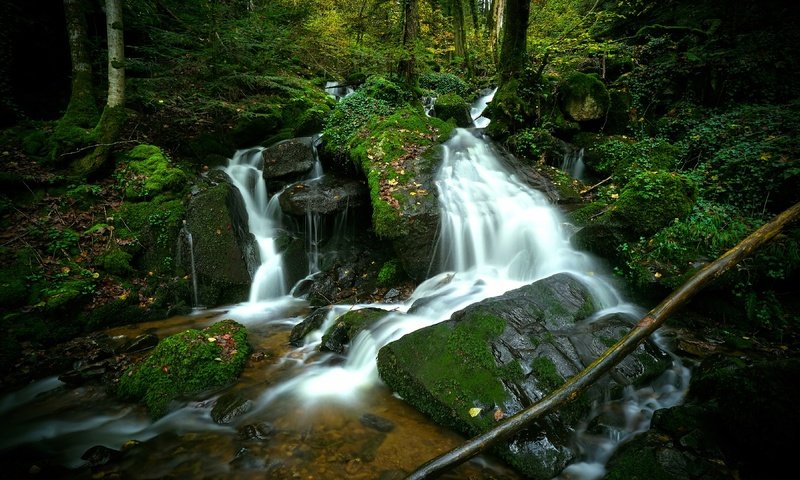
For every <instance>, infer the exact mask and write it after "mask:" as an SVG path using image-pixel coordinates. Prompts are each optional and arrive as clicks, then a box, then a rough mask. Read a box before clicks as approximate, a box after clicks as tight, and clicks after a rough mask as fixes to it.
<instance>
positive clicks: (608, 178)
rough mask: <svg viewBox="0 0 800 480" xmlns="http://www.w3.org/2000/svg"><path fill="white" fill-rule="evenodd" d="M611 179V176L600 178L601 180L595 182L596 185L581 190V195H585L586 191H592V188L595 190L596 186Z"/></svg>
mask: <svg viewBox="0 0 800 480" xmlns="http://www.w3.org/2000/svg"><path fill="white" fill-rule="evenodd" d="M609 180H611V177H606V178H604V179H602V180H600V181H599V182H597V183H595V184H594V185H592V186H591V187H586V188H584V189H583V190H581V192H580V193H581V195H583V194H584V193H589V192H591V191H592V190H594V189H595V188H597V187H599V186H600V185H602V184H604V183H606V182H607V181H609Z"/></svg>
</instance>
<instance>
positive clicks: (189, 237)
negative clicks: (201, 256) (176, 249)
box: [183, 221, 205, 310]
mask: <svg viewBox="0 0 800 480" xmlns="http://www.w3.org/2000/svg"><path fill="white" fill-rule="evenodd" d="M185 223H186V222H185V221H184V226H183V231H184V234H185V235H186V243H187V245H188V247H189V265H190V266H191V268H192V274H191V275H192V309H193V310H202V309H203V308H205V307H203V306H202V305H200V298H199V295H198V293H197V268H195V263H194V241H193V240H192V232H190V231H189V230H188V229H187V228H186V225H185Z"/></svg>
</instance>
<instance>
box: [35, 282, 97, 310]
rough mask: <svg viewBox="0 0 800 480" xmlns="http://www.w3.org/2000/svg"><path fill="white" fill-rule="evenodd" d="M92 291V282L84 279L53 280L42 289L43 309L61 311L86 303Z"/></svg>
mask: <svg viewBox="0 0 800 480" xmlns="http://www.w3.org/2000/svg"><path fill="white" fill-rule="evenodd" d="M93 293H94V283H93V282H92V281H90V280H85V279H68V280H64V281H61V282H55V283H53V284H51V285H50V286H49V287H47V288H45V289H44V291H43V294H44V301H43V305H41V306H42V308H43V311H44V312H45V313H55V312H61V311H64V310H66V309H70V308H76V307H77V306H79V305H81V304H84V303H87V302H88V301H89V299H90V298H91V296H92V294H93Z"/></svg>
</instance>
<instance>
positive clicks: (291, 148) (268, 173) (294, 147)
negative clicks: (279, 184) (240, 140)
mask: <svg viewBox="0 0 800 480" xmlns="http://www.w3.org/2000/svg"><path fill="white" fill-rule="evenodd" d="M314 149H315V146H314V138H313V137H300V138H290V139H288V140H284V141H282V142H278V143H276V144H275V145H272V146H271V147H267V148H265V149H264V151H263V152H262V155H263V157H264V169H263V171H264V179H265V180H275V179H284V178H289V177H293V176H299V175H303V174H306V173H308V172H310V171H311V169H312V168H313V167H314V162H315V161H316V160H315V159H316V154H315V150H314Z"/></svg>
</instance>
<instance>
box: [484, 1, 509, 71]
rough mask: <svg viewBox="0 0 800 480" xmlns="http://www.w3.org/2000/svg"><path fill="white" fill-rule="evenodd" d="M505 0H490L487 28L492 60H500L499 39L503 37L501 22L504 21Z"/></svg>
mask: <svg viewBox="0 0 800 480" xmlns="http://www.w3.org/2000/svg"><path fill="white" fill-rule="evenodd" d="M505 9H506V0H492V12H491V15H489V20H490V22H491V25H490V28H489V29H488V30H489V49H490V50H491V51H492V57H493V59H494V62H495V63H497V62H498V61H499V60H500V56H499V54H498V52H499V51H500V39H501V38H503V22H504V21H505Z"/></svg>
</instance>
